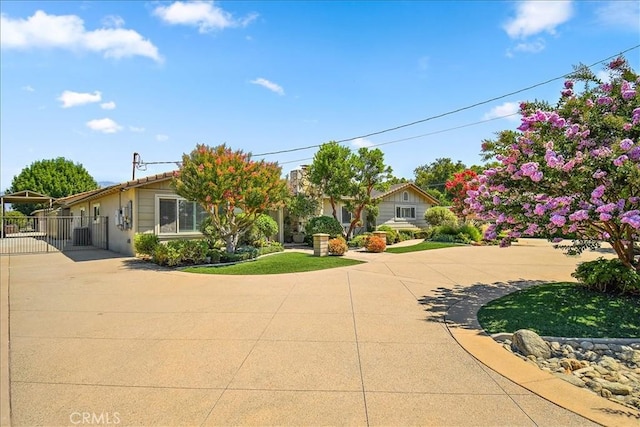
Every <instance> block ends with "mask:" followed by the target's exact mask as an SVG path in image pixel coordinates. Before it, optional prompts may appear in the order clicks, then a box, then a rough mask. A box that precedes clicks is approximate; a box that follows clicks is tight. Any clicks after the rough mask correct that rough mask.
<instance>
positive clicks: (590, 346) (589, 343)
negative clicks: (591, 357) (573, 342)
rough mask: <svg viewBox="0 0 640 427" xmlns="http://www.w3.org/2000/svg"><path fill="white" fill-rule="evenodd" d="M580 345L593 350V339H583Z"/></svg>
mask: <svg viewBox="0 0 640 427" xmlns="http://www.w3.org/2000/svg"><path fill="white" fill-rule="evenodd" d="M580 347H582V348H583V349H584V350H593V343H592V342H591V341H582V342H581V343H580Z"/></svg>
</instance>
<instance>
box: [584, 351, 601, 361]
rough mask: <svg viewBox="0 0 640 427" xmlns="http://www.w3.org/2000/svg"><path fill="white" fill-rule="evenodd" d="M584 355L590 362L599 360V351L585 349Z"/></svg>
mask: <svg viewBox="0 0 640 427" xmlns="http://www.w3.org/2000/svg"><path fill="white" fill-rule="evenodd" d="M583 356H584V358H585V360H588V361H589V362H595V361H596V360H598V353H596V352H595V351H585V352H584V355H583Z"/></svg>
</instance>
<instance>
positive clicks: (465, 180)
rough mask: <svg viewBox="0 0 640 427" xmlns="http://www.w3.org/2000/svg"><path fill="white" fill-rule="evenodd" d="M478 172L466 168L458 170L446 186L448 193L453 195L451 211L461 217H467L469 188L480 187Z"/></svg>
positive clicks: (461, 218)
mask: <svg viewBox="0 0 640 427" xmlns="http://www.w3.org/2000/svg"><path fill="white" fill-rule="evenodd" d="M477 177H478V174H477V173H476V172H474V171H473V170H471V169H465V170H464V171H462V172H456V173H454V174H453V178H451V179H450V180H448V181H447V182H446V183H445V185H444V188H445V189H446V190H447V193H449V195H451V211H453V213H454V214H456V216H457V217H458V218H459V219H460V220H464V218H465V213H464V211H465V209H466V207H467V205H466V204H465V202H464V200H465V199H466V198H467V192H468V191H469V190H477V189H478V181H477V179H476V178H477Z"/></svg>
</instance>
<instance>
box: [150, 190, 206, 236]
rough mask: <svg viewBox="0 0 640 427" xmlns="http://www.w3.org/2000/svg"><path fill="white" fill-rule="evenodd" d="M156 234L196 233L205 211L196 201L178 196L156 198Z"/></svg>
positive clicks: (204, 216)
mask: <svg viewBox="0 0 640 427" xmlns="http://www.w3.org/2000/svg"><path fill="white" fill-rule="evenodd" d="M156 212H157V214H156V230H157V232H158V234H179V233H197V232H199V231H200V225H201V224H202V221H203V220H204V219H205V218H206V217H207V212H206V211H205V210H204V209H203V208H202V207H201V206H200V205H199V204H198V203H196V202H190V201H188V200H185V199H181V198H179V197H157V198H156Z"/></svg>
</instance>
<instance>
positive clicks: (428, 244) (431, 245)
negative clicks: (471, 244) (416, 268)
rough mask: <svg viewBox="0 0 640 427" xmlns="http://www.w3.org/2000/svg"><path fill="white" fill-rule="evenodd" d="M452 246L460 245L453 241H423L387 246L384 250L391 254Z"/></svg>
mask: <svg viewBox="0 0 640 427" xmlns="http://www.w3.org/2000/svg"><path fill="white" fill-rule="evenodd" d="M452 246H460V245H457V244H455V243H445V242H429V241H424V242H421V243H418V244H417V245H411V246H401V247H398V248H387V250H386V252H391V253H392V254H404V253H407V252H417V251H428V250H430V249H441V248H450V247H452Z"/></svg>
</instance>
